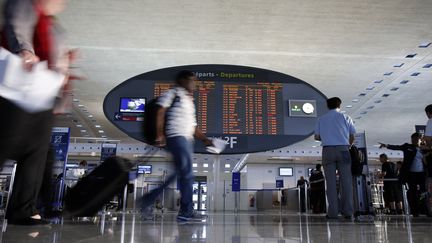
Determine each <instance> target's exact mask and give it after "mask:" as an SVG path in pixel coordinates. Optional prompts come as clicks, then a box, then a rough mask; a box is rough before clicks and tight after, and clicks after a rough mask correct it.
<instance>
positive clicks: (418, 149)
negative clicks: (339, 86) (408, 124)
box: [311, 97, 432, 219]
mask: <svg viewBox="0 0 432 243" xmlns="http://www.w3.org/2000/svg"><path fill="white" fill-rule="evenodd" d="M341 103H342V101H341V100H340V99H339V98H338V97H333V98H330V99H328V100H327V107H328V109H329V111H328V112H327V113H326V114H325V115H323V116H322V117H320V118H319V121H318V123H317V125H316V128H315V139H316V140H319V141H321V142H322V146H323V151H322V160H323V162H322V164H323V167H324V173H325V181H326V186H327V187H326V195H327V202H328V208H327V218H329V219H334V218H337V217H338V215H339V212H341V213H342V215H343V216H344V217H345V218H347V219H350V218H352V215H353V213H354V208H353V183H352V178H353V176H352V174H351V156H350V152H349V149H350V146H352V144H353V143H354V135H355V133H356V130H355V127H354V123H353V120H352V119H351V117H349V116H348V115H346V114H344V113H342V112H341V111H340V106H341ZM425 112H426V116H427V118H428V119H429V120H428V122H427V125H426V129H425V133H424V135H422V134H420V133H417V132H416V133H413V134H412V135H411V142H410V143H405V144H403V145H390V144H383V143H381V146H380V147H381V148H387V149H390V150H401V151H402V152H403V155H404V159H403V162H402V163H400V164H398V165H395V164H394V163H392V162H389V161H388V157H387V155H386V154H381V155H380V161H381V163H382V177H383V178H384V198H385V200H386V201H387V202H388V205H389V207H390V209H391V213H392V214H402V212H403V203H402V200H403V196H402V189H401V188H402V186H401V185H402V184H406V185H407V187H408V202H409V207H410V211H411V214H412V215H413V216H418V215H419V214H420V213H421V211H422V209H427V210H425V211H426V214H428V215H429V216H432V104H431V105H428V106H426V108H425ZM336 173H338V174H336ZM337 175H338V176H339V187H340V188H339V189H340V190H338V188H337ZM311 185H312V184H311ZM338 191H339V192H340V193H339V192H338ZM339 194H340V200H339ZM311 196H312V194H311Z"/></svg>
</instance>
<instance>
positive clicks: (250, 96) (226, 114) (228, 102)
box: [153, 81, 284, 135]
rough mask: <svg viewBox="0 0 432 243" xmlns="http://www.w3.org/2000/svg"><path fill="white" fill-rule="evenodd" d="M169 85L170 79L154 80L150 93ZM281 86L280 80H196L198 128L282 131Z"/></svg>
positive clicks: (228, 131)
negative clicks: (278, 81)
mask: <svg viewBox="0 0 432 243" xmlns="http://www.w3.org/2000/svg"><path fill="white" fill-rule="evenodd" d="M173 87H174V84H173V82H172V81H157V82H155V84H154V94H153V95H154V97H159V96H160V95H162V94H163V93H164V92H166V91H167V90H168V89H170V88H173ZM282 88H283V83H268V82H256V83H245V84H239V83H235V82H231V83H223V84H219V83H217V82H215V81H198V82H197V83H196V90H195V93H194V100H195V106H196V110H197V121H198V127H199V128H200V129H201V130H202V131H203V132H204V133H222V134H235V135H281V134H284V109H283V108H284V105H283V89H282ZM220 113H222V116H221V117H220V116H219V114H220Z"/></svg>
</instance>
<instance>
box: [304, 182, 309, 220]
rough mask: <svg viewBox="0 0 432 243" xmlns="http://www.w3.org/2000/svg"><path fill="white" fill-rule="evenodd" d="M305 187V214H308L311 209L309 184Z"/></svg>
mask: <svg viewBox="0 0 432 243" xmlns="http://www.w3.org/2000/svg"><path fill="white" fill-rule="evenodd" d="M304 186H305V187H304V191H305V192H304V193H305V201H304V203H305V213H308V209H309V203H308V184H307V183H306V182H305V185H304Z"/></svg>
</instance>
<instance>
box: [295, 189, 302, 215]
mask: <svg viewBox="0 0 432 243" xmlns="http://www.w3.org/2000/svg"><path fill="white" fill-rule="evenodd" d="M296 190H297V194H298V205H299V213H300V214H301V191H300V188H298V187H297V188H296Z"/></svg>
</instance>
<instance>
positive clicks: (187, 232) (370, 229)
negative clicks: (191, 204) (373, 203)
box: [0, 212, 432, 243]
mask: <svg viewBox="0 0 432 243" xmlns="http://www.w3.org/2000/svg"><path fill="white" fill-rule="evenodd" d="M431 222H432V220H431V219H430V218H416V219H412V218H406V217H384V218H378V219H377V220H376V221H375V222H373V223H355V222H350V221H332V222H327V221H326V220H325V219H324V217H323V216H306V215H297V214H279V213H276V212H275V213H272V212H266V213H238V214H236V213H226V214H222V213H215V214H210V216H209V219H208V221H207V222H205V223H186V224H185V223H182V224H179V223H177V222H176V220H175V214H174V213H167V214H165V215H163V216H159V217H157V219H156V220H151V221H149V220H144V219H143V218H142V217H141V216H140V215H138V214H115V215H102V216H100V217H95V218H81V219H75V220H66V219H63V220H59V221H57V222H56V223H55V224H51V225H48V226H38V227H28V226H14V225H8V226H7V227H4V228H5V231H4V232H3V233H2V234H1V235H0V236H1V237H0V239H1V242H6V243H14V242H17V243H18V242H19V243H23V242H50V243H57V242H103V243H111V242H121V243H126V242H127V243H134V242H218V243H219V242H224V243H225V242H229V243H243V242H275V243H283V242H328V243H330V242H332V243H334V242H362V243H363V242H384V243H385V242H430V241H431V240H432V234H431V232H432V223H431Z"/></svg>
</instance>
